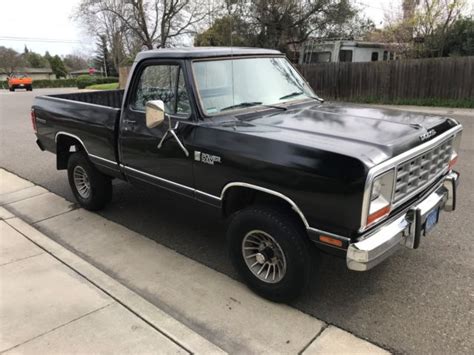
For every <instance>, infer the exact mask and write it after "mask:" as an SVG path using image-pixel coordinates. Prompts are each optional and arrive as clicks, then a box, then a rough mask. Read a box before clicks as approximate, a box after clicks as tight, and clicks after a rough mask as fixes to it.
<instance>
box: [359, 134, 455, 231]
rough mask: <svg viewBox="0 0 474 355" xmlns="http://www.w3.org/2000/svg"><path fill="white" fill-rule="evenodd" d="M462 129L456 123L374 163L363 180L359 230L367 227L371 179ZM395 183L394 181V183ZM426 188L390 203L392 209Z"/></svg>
mask: <svg viewBox="0 0 474 355" xmlns="http://www.w3.org/2000/svg"><path fill="white" fill-rule="evenodd" d="M462 130H463V127H462V126H461V125H458V126H456V127H453V128H451V129H450V130H449V131H447V132H444V133H442V134H441V135H439V136H438V137H436V138H434V139H432V140H430V141H428V142H426V143H423V144H420V145H419V146H417V147H415V148H413V149H410V150H408V151H406V152H404V153H402V154H400V155H397V156H396V157H393V158H391V159H388V160H386V161H384V162H383V163H381V164H379V165H376V166H374V167H372V168H371V169H370V170H369V172H368V174H367V179H366V181H365V187H364V197H363V202H362V212H361V219H360V226H361V227H360V228H359V232H360V233H361V232H364V231H365V230H366V229H367V228H368V227H367V216H368V211H369V205H370V189H371V187H372V182H373V180H374V179H375V178H376V177H377V176H378V175H380V174H382V173H384V172H385V171H388V170H390V169H392V168H395V169H397V166H398V164H400V163H403V162H405V161H406V160H409V159H411V158H414V157H415V156H417V155H419V154H423V153H424V152H426V151H428V150H430V149H431V148H433V147H435V146H437V145H438V144H440V143H441V142H442V141H443V140H448V139H451V138H453V137H454V136H455V135H456V134H458V133H459V132H461V131H462ZM446 171H447V167H446V169H445V170H444V171H442V173H440V174H439V175H437V176H436V177H435V178H433V180H432V181H435V180H436V179H437V178H439V176H441V175H443V174H445V173H446ZM394 185H395V183H394ZM425 188H426V185H425V186H421V187H420V188H418V189H416V190H415V191H413V192H412V193H410V194H409V195H407V196H406V197H404V198H403V199H402V200H400V201H398V202H397V204H396V205H392V209H393V208H395V207H397V206H400V205H401V204H402V203H404V202H406V201H408V200H409V199H410V198H412V197H413V196H415V195H416V194H418V193H419V192H421V191H422V190H423V189H425ZM383 220H384V219H382V220H381V221H379V222H378V223H380V222H382V221H383ZM378 223H375V224H374V225H377V224H378ZM374 225H371V226H370V227H373V226H374Z"/></svg>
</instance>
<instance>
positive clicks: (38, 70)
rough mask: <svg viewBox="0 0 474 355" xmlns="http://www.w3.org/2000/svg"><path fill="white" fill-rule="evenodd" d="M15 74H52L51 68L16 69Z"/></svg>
mask: <svg viewBox="0 0 474 355" xmlns="http://www.w3.org/2000/svg"><path fill="white" fill-rule="evenodd" d="M15 73H25V74H53V70H52V69H51V68H17V69H16V70H15Z"/></svg>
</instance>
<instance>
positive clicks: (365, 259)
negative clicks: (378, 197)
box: [346, 171, 459, 271]
mask: <svg viewBox="0 0 474 355" xmlns="http://www.w3.org/2000/svg"><path fill="white" fill-rule="evenodd" d="M458 178H459V174H458V173H456V172H454V171H453V172H451V173H450V174H448V175H447V176H446V177H445V179H443V180H442V181H440V182H439V184H437V185H436V187H435V188H434V189H433V191H431V192H430V193H429V194H428V195H425V197H424V198H423V199H422V200H421V201H419V202H418V203H416V204H415V205H413V206H411V207H410V208H408V209H407V210H405V211H404V212H403V213H401V214H399V215H398V216H396V217H395V218H393V219H391V220H389V221H386V222H385V224H384V225H382V226H381V227H379V228H378V229H377V230H376V231H374V232H370V233H369V234H368V235H367V236H364V237H363V238H362V239H361V240H359V241H357V242H355V243H353V244H350V245H349V247H348V249H347V254H346V264H347V267H348V268H349V269H350V270H355V271H366V270H369V269H371V268H373V267H374V266H376V265H378V264H379V263H381V262H382V261H383V260H385V259H386V258H388V257H389V256H390V255H392V254H393V253H394V252H395V251H396V250H398V249H399V248H400V247H402V246H405V247H408V248H411V249H416V248H418V245H419V242H420V238H421V236H422V233H423V228H424V227H423V225H424V223H425V222H426V219H427V217H428V215H429V213H430V212H431V211H433V210H434V209H436V208H439V209H440V212H441V210H442V209H443V208H444V207H445V206H446V203H447V202H448V201H449V200H450V199H453V198H455V194H456V191H455V189H456V185H457V182H458ZM446 181H451V182H452V186H453V189H452V190H449V189H447V188H446V186H445V183H446Z"/></svg>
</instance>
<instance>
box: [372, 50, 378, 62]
mask: <svg viewBox="0 0 474 355" xmlns="http://www.w3.org/2000/svg"><path fill="white" fill-rule="evenodd" d="M370 59H371V60H372V62H376V61H378V60H379V52H372V56H371V58H370Z"/></svg>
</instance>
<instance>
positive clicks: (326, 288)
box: [0, 89, 474, 354]
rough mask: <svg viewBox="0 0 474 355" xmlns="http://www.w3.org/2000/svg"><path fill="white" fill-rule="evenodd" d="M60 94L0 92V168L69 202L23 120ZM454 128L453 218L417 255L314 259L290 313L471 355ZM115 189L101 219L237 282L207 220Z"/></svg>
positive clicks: (174, 204) (192, 206)
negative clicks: (373, 262) (352, 264)
mask: <svg viewBox="0 0 474 355" xmlns="http://www.w3.org/2000/svg"><path fill="white" fill-rule="evenodd" d="M66 91H71V89H40V90H35V91H33V92H23V91H18V92H15V93H10V92H7V91H0V132H1V133H0V166H1V167H4V168H6V169H8V170H10V171H12V172H15V173H17V174H19V175H20V176H22V177H25V178H27V179H29V180H32V181H34V182H35V183H37V184H39V185H42V186H44V187H46V188H47V189H49V190H51V191H53V192H55V193H57V194H59V195H61V196H63V197H65V198H66V199H69V200H71V201H73V200H74V199H73V196H72V194H71V192H70V190H69V186H68V183H67V177H66V173H65V172H64V171H60V172H58V171H56V169H55V157H54V156H53V155H52V154H49V153H45V152H41V151H40V150H39V149H38V147H37V146H36V144H35V137H34V134H33V132H32V128H31V122H30V114H29V110H30V106H31V104H32V101H33V98H34V96H36V95H41V94H50V93H60V92H66ZM456 119H458V120H459V121H460V122H461V123H462V124H463V125H464V128H465V131H464V134H463V144H462V149H461V157H460V161H459V163H458V166H457V169H458V170H459V171H460V172H461V185H460V188H459V201H458V211H456V213H452V214H443V215H442V217H441V221H440V224H439V225H438V226H437V228H436V230H435V231H434V232H433V233H432V234H431V235H430V236H429V237H427V238H424V239H423V240H422V244H421V247H420V249H418V250H416V251H414V250H408V249H406V250H401V251H400V252H399V253H397V254H396V255H394V256H393V257H392V258H390V259H389V260H388V261H387V262H385V263H383V264H382V265H380V266H379V267H377V268H375V269H374V270H371V271H369V272H366V273H357V272H351V271H348V270H347V269H346V267H345V262H344V260H337V259H334V258H331V257H328V256H322V258H321V262H320V264H319V271H318V272H317V273H315V275H314V277H313V280H312V286H311V288H310V290H309V291H308V292H307V293H306V294H305V295H304V296H303V297H302V298H301V299H299V300H298V301H297V302H295V303H294V304H293V305H292V306H293V307H296V308H298V309H300V310H302V311H304V312H306V313H308V314H311V315H313V316H315V317H317V318H319V319H322V320H324V321H326V322H328V323H330V324H334V325H337V326H338V327H341V328H343V329H346V330H348V331H350V332H352V333H354V334H356V335H358V336H360V337H363V338H366V339H368V340H370V341H372V342H374V343H376V344H379V345H381V346H383V347H385V348H388V349H392V350H393V351H396V352H401V353H419V354H421V353H439V354H446V353H473V352H474V337H473V336H472V331H473V326H474V325H473V320H474V291H473V290H474V264H473V260H474V247H473V245H474V244H473V239H472V237H473V231H474V219H473V218H472V216H473V215H474V193H473V191H474V190H473V186H474V159H473V154H474V124H473V122H474V115H465V116H464V115H460V116H457V117H456ZM114 189H115V192H114V200H113V202H112V203H111V204H110V205H109V206H108V207H107V208H106V209H105V210H104V211H102V212H101V213H100V214H101V215H102V216H104V217H106V218H108V219H110V220H112V221H114V222H117V223H120V224H122V225H124V226H126V227H128V228H130V229H132V230H134V231H136V232H138V233H140V234H142V235H144V236H146V237H147V238H149V239H152V240H155V241H156V242H158V243H160V244H163V245H165V246H167V247H169V248H172V249H174V250H176V251H178V252H179V253H181V254H184V255H186V256H188V257H190V258H192V259H194V260H196V261H198V262H200V263H203V264H205V265H207V266H210V267H211V268H214V269H216V270H218V271H221V272H223V273H225V274H228V275H230V276H231V277H234V278H236V277H237V276H236V274H235V273H234V271H233V270H232V268H231V265H230V261H229V260H228V257H227V252H226V248H225V240H224V235H225V228H224V223H223V222H222V221H220V220H219V218H218V217H219V215H218V214H217V213H216V211H214V210H212V209H211V208H208V207H205V206H202V205H199V204H196V203H194V202H193V201H191V200H189V199H186V198H184V197H179V196H174V195H170V194H169V193H167V192H164V191H163V192H154V191H145V190H137V189H135V188H133V187H131V186H129V185H127V184H125V183H122V182H115V184H114ZM144 297H146V295H145V296H144ZM264 316H265V315H264V314H262V317H264Z"/></svg>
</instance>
